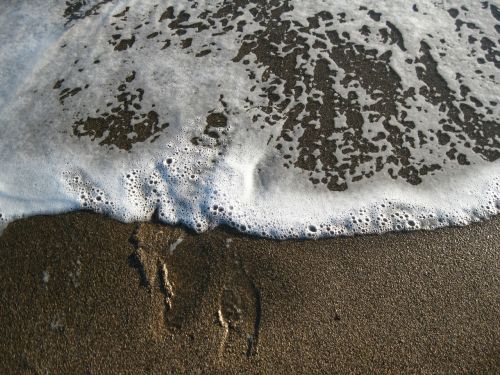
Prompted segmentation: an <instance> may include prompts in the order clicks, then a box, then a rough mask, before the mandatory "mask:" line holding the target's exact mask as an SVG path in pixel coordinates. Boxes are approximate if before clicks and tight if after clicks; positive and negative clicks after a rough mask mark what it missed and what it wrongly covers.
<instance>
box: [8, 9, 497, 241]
mask: <svg viewBox="0 0 500 375" xmlns="http://www.w3.org/2000/svg"><path fill="white" fill-rule="evenodd" d="M413 3H414V4H413ZM6 7H8V10H7V11H5V12H1V13H0V42H2V43H0V66H5V67H8V68H6V69H5V72H6V73H5V74H2V75H1V76H0V104H1V105H0V114H1V116H0V118H1V120H0V128H2V129H3V130H5V131H4V132H2V134H3V135H5V136H3V137H2V138H1V139H0V160H1V163H2V171H0V209H1V213H0V227H1V226H2V225H4V223H7V222H9V221H11V220H14V219H16V218H19V217H23V216H26V215H32V214H45V213H55V212H62V211H68V210H75V209H83V210H91V211H95V212H99V213H104V214H107V215H110V216H112V217H114V218H117V219H119V220H122V221H127V222H132V221H140V220H151V219H153V220H159V221H161V222H164V223H169V224H182V225H185V226H188V227H190V228H192V229H193V230H195V231H198V232H201V231H205V230H208V229H211V228H214V227H216V226H219V225H226V226H230V227H232V228H235V229H237V230H239V231H241V232H243V233H248V234H251V235H257V236H264V237H269V238H276V239H286V238H311V239H314V238H321V237H331V236H340V235H352V234H365V233H383V232H387V231H407V230H418V229H433V228H439V227H443V226H448V225H465V224H468V223H470V222H473V221H477V220H484V219H487V218H489V217H491V216H493V215H496V214H498V212H499V210H500V203H499V197H500V185H499V176H500V165H499V162H498V159H499V158H500V130H499V123H500V106H499V105H498V82H497V81H498V74H497V70H498V67H499V61H498V47H497V43H498V40H497V39H498V38H497V34H498V27H499V25H498V21H499V20H498V14H500V13H499V11H498V8H497V7H496V6H495V5H494V4H492V3H491V2H487V1H481V2H477V1H473V0H460V1H459V0H449V1H446V2H443V1H425V0H415V1H414V2H412V3H411V4H407V3H405V2H397V3H395V2H394V1H390V0H381V1H378V2H376V4H375V3H374V2H369V1H366V0H349V1H348V0H324V1H321V2H319V1H304V0H300V1H299V0H290V1H278V0H271V1H260V0H259V1H253V0H237V1H229V2H228V1H223V0H214V1H209V2H193V1H189V0H185V1H177V0H176V1H173V0H165V1H163V2H161V4H157V3H156V2H154V1H150V0H144V1H136V0H124V1H121V2H119V3H117V2H113V1H107V0H106V1H94V0H90V1H85V2H82V1H68V2H60V1H55V0H49V3H47V1H42V0H33V1H31V2H29V4H28V3H25V2H24V3H23V2H9V4H7V5H6ZM35 10H36V11H35ZM30 14H41V15H42V16H40V17H39V18H40V20H39V23H40V24H37V25H35V22H33V25H30V24H26V21H25V20H26V19H31V17H28V16H29V15H30ZM8 15H12V16H8ZM9 17H11V18H12V19H11V18H9ZM18 25H21V26H18ZM40 25H41V26H40ZM11 29H12V30H15V33H14V34H15V35H16V37H15V38H14V37H13V33H12V31H11ZM40 30H43V32H40ZM96 35H97V36H98V38H96ZM12 40H15V41H17V42H16V43H13V42H12ZM457 61H460V62H461V63H460V64H457V63H456V62H457Z"/></svg>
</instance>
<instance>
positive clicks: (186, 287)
mask: <svg viewBox="0 0 500 375" xmlns="http://www.w3.org/2000/svg"><path fill="white" fill-rule="evenodd" d="M499 229H500V219H499V218H498V217H497V218H494V219H493V220H490V221H488V222H484V223H479V224H473V225H470V226H467V227H462V228H449V229H440V230H436V231H418V232H409V233H396V234H394V233H389V234H384V235H373V236H357V237H344V238H334V239H327V240H309V241H281V242H280V241H273V240H266V239H257V238H252V237H248V236H244V235H241V234H238V233H235V232H233V231H229V230H225V229H217V230H213V231H209V232H206V233H203V234H201V235H200V234H195V233H192V232H189V231H186V230H184V229H182V228H175V227H170V226H165V225H161V224H156V223H145V224H122V223H119V222H116V221H114V220H112V219H109V218H106V217H103V216H99V215H97V214H91V213H71V214H64V215H59V216H50V217H33V218H29V219H25V220H20V221H17V222H14V223H12V224H10V225H9V226H8V227H7V229H6V230H5V231H4V233H3V234H2V236H1V237H0V254H1V258H2V262H0V279H1V284H2V291H1V305H2V308H1V310H0V326H1V327H2V334H1V335H0V373H2V374H177V373H189V374H195V373H256V374H257V373H259V374H280V373H307V374H311V373H394V374H396V373H397V374H400V373H428V374H431V373H433V374H435V373H498V372H499V371H500V362H499V358H500V346H499V336H500V334H499V329H498V311H499V307H500V298H499V296H500V282H499V278H500V276H499V273H498V270H499V264H500V252H499V243H500V238H499V233H500V230H499Z"/></svg>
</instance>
